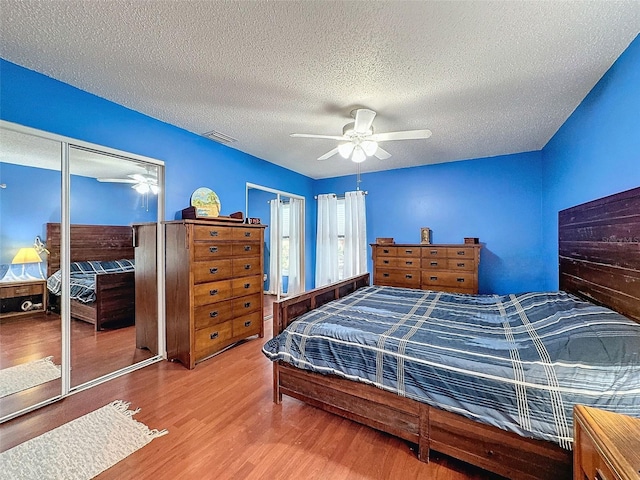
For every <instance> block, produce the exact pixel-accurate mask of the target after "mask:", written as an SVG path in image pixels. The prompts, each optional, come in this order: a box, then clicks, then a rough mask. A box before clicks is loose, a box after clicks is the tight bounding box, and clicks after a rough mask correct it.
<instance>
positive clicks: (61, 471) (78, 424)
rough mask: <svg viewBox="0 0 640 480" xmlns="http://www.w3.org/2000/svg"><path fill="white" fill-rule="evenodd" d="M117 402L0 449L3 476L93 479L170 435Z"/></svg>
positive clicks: (0, 470)
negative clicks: (153, 428) (141, 421)
mask: <svg viewBox="0 0 640 480" xmlns="http://www.w3.org/2000/svg"><path fill="white" fill-rule="evenodd" d="M139 411H140V409H137V410H129V403H127V402H123V401H122V400H116V401H114V402H112V403H110V404H108V405H105V406H104V407H102V408H99V409H98V410H94V411H93V412H91V413H88V414H86V415H84V416H82V417H80V418H77V419H75V420H72V421H70V422H69V423H65V424H64V425H61V426H60V427H58V428H55V429H53V430H51V431H49V432H47V433H44V434H42V435H40V436H39V437H35V438H33V439H31V440H27V441H26V442H24V443H21V444H20V445H17V446H15V447H13V448H12V449H10V450H7V451H6V452H3V453H0V465H2V468H0V479H2V480H5V479H7V480H9V479H18V478H19V479H25V480H29V479H40V480H42V479H64V480H80V479H83V480H84V479H90V478H93V477H95V476H96V475H98V474H99V473H101V472H103V471H105V470H106V469H108V468H109V467H112V466H113V465H115V464H116V463H118V462H119V461H120V460H123V459H124V458H126V457H127V456H129V455H131V454H132V453H133V452H135V451H136V450H138V449H140V448H142V447H144V446H145V445H146V444H148V443H149V442H151V440H153V439H154V438H157V437H160V436H162V435H165V434H166V433H168V432H167V431H166V430H161V431H158V430H149V428H148V427H147V426H146V425H144V424H142V423H140V422H137V421H136V420H134V419H133V418H132V416H133V415H135V414H136V413H138V412H139Z"/></svg>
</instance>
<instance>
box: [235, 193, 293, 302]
mask: <svg viewBox="0 0 640 480" xmlns="http://www.w3.org/2000/svg"><path fill="white" fill-rule="evenodd" d="M247 217H254V218H255V217H257V218H260V221H261V222H262V223H264V224H267V225H268V228H267V231H266V232H265V248H264V251H265V258H264V268H265V271H264V277H265V283H264V292H265V303H266V304H269V303H272V302H273V301H277V300H280V298H281V297H282V296H287V295H295V294H297V293H300V292H302V291H304V240H303V239H304V199H303V198H302V197H298V196H297V195H292V194H288V193H285V192H280V191H278V190H273V189H270V188H267V187H260V186H258V185H253V184H248V185H247Z"/></svg>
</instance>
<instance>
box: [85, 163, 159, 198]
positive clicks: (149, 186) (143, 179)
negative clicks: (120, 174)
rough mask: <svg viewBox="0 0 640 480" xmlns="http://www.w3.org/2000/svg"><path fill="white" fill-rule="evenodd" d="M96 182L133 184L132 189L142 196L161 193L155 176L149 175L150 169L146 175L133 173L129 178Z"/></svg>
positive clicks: (103, 179) (106, 179) (101, 179)
mask: <svg viewBox="0 0 640 480" xmlns="http://www.w3.org/2000/svg"><path fill="white" fill-rule="evenodd" d="M96 180H98V181H99V182H108V183H132V184H133V185H131V188H133V189H134V190H135V191H136V192H138V193H141V194H145V193H149V192H151V193H153V194H154V195H157V194H158V192H159V191H160V189H159V188H158V179H157V178H156V177H155V175H152V174H151V173H149V171H148V169H147V173H145V174H142V173H132V174H129V175H127V178H96Z"/></svg>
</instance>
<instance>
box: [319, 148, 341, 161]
mask: <svg viewBox="0 0 640 480" xmlns="http://www.w3.org/2000/svg"><path fill="white" fill-rule="evenodd" d="M336 153H338V147H336V148H334V149H333V150H329V151H328V152H327V153H325V154H324V155H322V156H321V157H318V160H326V159H327V158H330V157H333V156H334V155H335V154H336Z"/></svg>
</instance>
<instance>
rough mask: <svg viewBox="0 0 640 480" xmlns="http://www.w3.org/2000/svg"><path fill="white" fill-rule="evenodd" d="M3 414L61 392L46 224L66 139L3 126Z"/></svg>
mask: <svg viewBox="0 0 640 480" xmlns="http://www.w3.org/2000/svg"><path fill="white" fill-rule="evenodd" d="M0 145H1V146H2V148H0V184H1V188H0V219H1V221H0V417H5V416H9V415H12V414H15V413H16V412H19V411H21V410H24V409H26V408H29V407H32V406H34V405H37V404H39V403H41V402H44V401H47V400H49V399H52V398H54V397H57V396H59V395H60V394H61V391H62V387H61V379H60V371H61V369H60V365H61V362H62V358H61V354H62V347H61V345H62V339H61V335H62V330H61V322H60V316H59V315H57V314H52V313H50V311H49V302H48V300H49V296H48V292H47V284H46V264H47V261H48V259H49V256H50V255H53V256H58V257H59V255H60V252H59V251H57V250H55V249H52V248H50V247H49V246H48V245H46V230H45V224H46V223H48V222H60V210H61V208H60V201H61V200H60V199H61V171H60V165H61V162H60V143H59V142H56V141H53V140H49V139H45V138H41V137H37V136H34V135H29V134H26V133H22V132H16V131H13V130H9V129H5V128H0Z"/></svg>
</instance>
